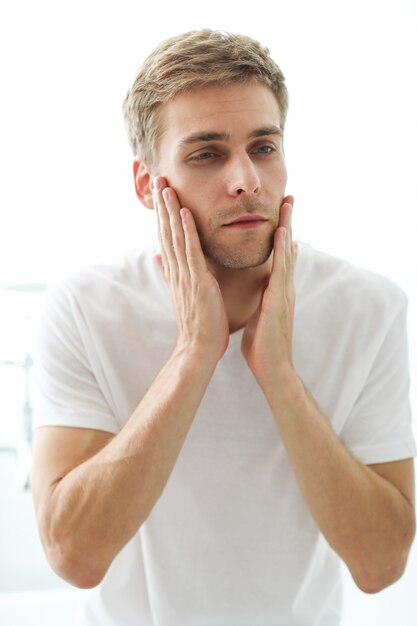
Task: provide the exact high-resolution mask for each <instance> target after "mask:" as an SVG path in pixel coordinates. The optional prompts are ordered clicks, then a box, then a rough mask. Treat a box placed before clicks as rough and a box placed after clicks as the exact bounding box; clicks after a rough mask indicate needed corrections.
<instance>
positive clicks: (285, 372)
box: [259, 364, 306, 411]
mask: <svg viewBox="0 0 417 626" xmlns="http://www.w3.org/2000/svg"><path fill="white" fill-rule="evenodd" d="M259 384H260V385H261V388H262V390H263V392H264V394H265V397H266V399H267V401H268V404H269V405H270V406H271V408H272V407H273V409H274V410H281V411H283V410H287V409H288V408H290V407H292V406H294V405H295V404H298V403H299V402H302V401H304V400H305V396H306V391H305V387H304V385H303V382H302V380H301V378H300V377H299V376H298V374H297V372H296V371H295V369H294V368H293V367H292V365H290V364H288V365H286V366H281V367H280V370H279V371H277V372H275V374H274V375H273V376H271V377H270V378H269V379H268V381H264V382H263V383H259Z"/></svg>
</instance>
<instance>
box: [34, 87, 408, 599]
mask: <svg viewBox="0 0 417 626" xmlns="http://www.w3.org/2000/svg"><path fill="white" fill-rule="evenodd" d="M265 89H266V88H264V87H262V88H261V89H260V90H258V89H257V87H253V86H250V87H248V88H246V87H245V88H242V87H241V86H239V87H238V88H237V87H233V88H216V89H213V88H209V89H207V90H206V91H205V92H204V98H201V93H200V92H197V91H196V92H195V93H193V92H191V93H190V94H185V95H183V96H181V98H179V99H178V100H176V98H174V99H173V101H172V102H171V103H170V105H169V107H168V108H167V109H166V116H167V120H168V121H169V124H167V128H168V130H167V133H166V134H165V135H164V137H163V139H162V143H161V147H162V148H163V150H161V152H162V154H163V157H162V158H161V168H162V169H163V170H164V169H165V170H166V171H167V174H168V175H167V177H162V176H159V177H156V178H154V177H153V176H151V173H150V172H149V171H147V169H146V167H145V166H144V165H143V164H141V163H139V162H137V163H136V164H135V177H136V178H135V180H136V185H137V191H138V195H139V196H140V197H141V200H142V201H143V203H144V204H147V206H149V207H153V208H155V209H156V212H157V216H158V231H159V236H160V243H161V256H160V259H159V263H160V265H161V269H162V271H163V273H164V276H165V280H166V281H167V283H168V285H169V288H170V292H171V297H172V301H173V304H174V310H175V313H176V320H177V328H178V336H177V343H176V347H175V350H174V352H173V354H172V356H171V357H170V359H169V360H168V362H167V363H166V365H165V366H164V367H163V369H162V370H161V372H160V373H159V374H158V376H157V377H156V379H155V381H154V383H153V384H152V386H151V387H150V389H149V390H148V392H147V394H146V395H145V397H144V398H143V399H142V400H141V401H140V402H139V404H138V406H137V408H136V409H135V411H134V412H133V414H132V415H131V416H130V418H129V419H128V420H127V422H126V424H125V426H124V427H123V428H122V430H121V431H120V432H119V433H118V434H117V435H116V436H113V435H110V434H108V433H103V432H100V431H92V430H88V429H76V428H58V427H56V428H52V427H50V428H49V427H48V428H46V427H45V428H41V429H38V431H37V433H36V438H35V450H34V470H33V475H32V484H33V495H34V500H35V506H36V510H37V517H38V523H39V528H40V533H41V537H42V541H43V544H44V546H45V550H46V553H47V555H48V558H49V560H50V562H51V564H52V566H53V567H54V569H55V570H56V571H57V572H58V573H59V574H60V575H61V576H62V577H63V578H65V579H66V580H68V581H69V582H71V583H72V584H75V585H78V586H80V587H91V586H94V585H97V584H98V583H99V582H100V581H101V580H102V578H103V576H104V575H105V573H106V571H107V569H108V567H109V566H110V564H111V563H112V561H113V559H114V558H115V556H116V555H117V554H118V553H119V551H120V550H121V548H122V547H123V546H124V545H125V544H126V543H127V541H129V539H130V538H131V537H132V536H133V535H134V534H135V532H136V531H137V530H138V528H139V527H140V526H141V524H142V523H143V522H144V521H145V520H146V518H147V517H148V515H149V513H150V512H151V510H152V508H153V506H154V505H155V503H156V502H157V500H158V498H159V497H160V495H161V493H162V492H163V489H164V487H165V485H166V482H167V480H168V478H169V476H170V474H171V472H172V470H173V468H174V466H175V463H176V460H177V458H178V455H179V453H180V451H181V447H182V445H183V443H184V441H185V438H186V436H187V433H188V430H189V428H190V426H191V424H192V421H193V419H194V416H195V414H196V411H197V409H198V406H199V404H200V402H201V400H202V398H203V397H204V394H205V391H206V389H207V385H208V384H209V382H210V380H211V377H212V375H213V372H214V371H215V368H216V365H217V363H218V361H219V359H220V358H221V357H222V355H223V354H224V352H225V350H226V349H227V346H228V341H229V336H230V332H233V331H234V330H237V329H238V328H244V332H243V338H242V354H243V357H244V358H245V359H246V361H247V363H248V365H249V367H250V369H251V371H252V373H253V376H254V378H255V379H256V381H257V383H258V384H259V386H260V387H261V389H262V390H263V392H264V394H265V397H266V399H267V401H268V403H269V406H270V409H271V416H272V418H273V419H274V420H275V422H276V425H277V428H278V429H279V432H280V435H281V438H282V440H283V442H284V444H285V447H286V450H287V453H288V459H289V462H290V464H291V466H292V468H293V471H294V473H295V476H296V478H297V481H298V484H299V487H300V490H301V492H302V494H303V496H304V498H305V501H306V503H307V505H308V507H309V508H310V511H311V513H312V515H313V516H314V518H315V520H316V522H317V524H318V526H319V528H320V529H321V531H322V533H323V535H324V536H325V537H326V539H327V541H328V542H329V544H330V545H331V546H332V547H333V548H334V549H335V551H336V552H337V553H338V554H339V555H340V556H341V558H342V559H343V560H344V561H345V562H346V564H347V566H348V567H349V569H350V571H351V573H352V576H353V578H354V579H355V581H356V583H357V584H358V586H359V587H360V588H361V589H363V590H364V591H367V592H374V591H378V590H380V589H382V588H383V587H385V586H387V585H389V584H392V583H393V582H394V581H395V580H397V579H398V577H399V576H401V574H402V572H403V570H404V567H405V563H406V559H407V554H408V551H409V548H410V545H411V542H412V539H413V537H414V532H415V519H414V500H413V498H414V495H413V494H414V483H413V480H414V475H413V462H412V460H411V459H407V460H404V461H399V462H395V463H384V464H380V465H374V466H365V465H363V464H362V463H360V462H359V461H358V460H357V459H355V458H354V457H353V456H352V455H351V454H350V453H349V451H348V450H347V449H346V448H345V447H344V446H343V444H342V442H341V441H340V440H339V439H338V438H337V436H336V435H335V434H334V433H333V431H332V429H331V427H330V426H329V423H328V421H327V420H326V418H325V416H324V415H323V414H322V413H321V411H320V410H319V408H318V407H317V406H316V404H315V402H314V400H313V398H312V397H311V396H310V394H309V393H308V391H307V390H306V389H305V388H304V385H303V383H302V381H301V379H300V378H299V376H298V374H297V372H296V371H295V370H294V366H293V363H292V331H293V318H294V306H295V296H294V284H293V275H294V265H295V262H296V250H295V246H294V244H293V241H292V232H291V213H292V205H293V198H292V196H286V195H285V182H286V172H285V166H284V162H283V158H282V151H281V147H280V143H279V141H278V140H277V139H276V137H275V134H274V133H273V132H272V133H271V134H269V135H268V134H267V133H266V132H265V128H273V127H279V111H278V109H277V105H276V102H275V100H274V99H273V98H272V97H271V96H270V94H268V91H265ZM190 120H191V122H193V124H194V121H195V125H196V127H197V128H199V127H201V128H202V129H203V130H206V129H207V128H209V129H211V127H212V126H213V124H218V123H219V124H220V123H221V124H223V127H224V128H228V129H229V130H230V137H228V138H225V139H221V140H219V141H216V142H214V144H213V142H211V143H210V145H209V146H207V145H206V143H204V142H201V143H200V144H198V145H195V146H194V144H193V147H192V148H188V147H187V144H186V142H185V144H184V142H183V141H182V139H183V138H184V132H185V131H186V130H187V128H188V126H189V125H190V123H191V122H190ZM219 120H220V121H219ZM223 127H222V128H223ZM222 128H220V130H222ZM254 128H255V130H256V132H258V134H259V129H261V131H262V132H263V133H264V136H263V137H262V141H261V140H260V139H258V138H255V139H254V133H253V129H254ZM193 130H194V128H193ZM174 131H175V132H176V135H175V133H174ZM187 132H188V130H187ZM173 133H174V134H173ZM177 138H179V139H181V141H179V142H177V143H176V139H177ZM176 145H178V146H182V147H181V148H178V149H176V151H174V149H173V148H171V147H172V146H176ZM184 145H185V146H186V147H185V148H184V147H183V146H184ZM264 146H265V147H267V148H270V150H271V151H269V150H268V151H265V150H264ZM184 150H185V151H184ZM196 155H197V156H196ZM196 159H197V160H196ZM202 160H204V161H206V160H207V161H208V163H207V165H206V163H204V164H203V165H202V164H201V161H202ZM168 179H175V180H177V181H178V186H175V188H174V187H173V186H172V185H170V184H169V180H168ZM192 181H193V182H194V183H195V185H194V187H193V185H192V184H191V183H192ZM214 182H215V183H216V184H214ZM152 183H153V184H152ZM189 189H195V190H197V191H195V192H194V195H192V194H191V192H190V193H189V192H188V190H189ZM197 193H198V197H197V196H196V194H197ZM242 197H247V198H248V202H249V203H247V204H244V203H243V202H242ZM277 199H278V200H277ZM185 201H189V204H188V203H187V204H186V202H185ZM251 202H252V203H253V207H255V208H256V212H257V213H258V214H260V217H262V218H265V223H263V224H255V225H254V226H253V230H249V231H248V232H246V231H243V230H239V228H236V229H235V227H233V226H232V227H230V226H229V225H228V224H227V223H225V224H223V223H222V214H223V213H222V212H219V211H217V209H216V207H218V206H222V205H224V206H225V207H226V208H225V209H224V214H225V215H226V214H227V215H228V216H229V217H228V218H227V219H234V218H235V217H238V216H239V215H241V214H243V213H244V211H247V212H250V211H252V208H246V209H245V207H252V205H251V204H250V203H251ZM191 205H192V206H191ZM185 206H187V207H189V208H185ZM254 210H255V209H254ZM226 222H227V220H226ZM262 229H264V230H262ZM199 231H200V233H202V234H203V235H204V236H205V237H206V240H207V245H208V246H210V245H211V244H212V247H213V249H214V251H215V252H216V251H217V250H218V249H220V251H221V254H222V255H224V254H226V255H227V252H228V245H229V243H228V242H229V241H232V242H233V245H232V246H231V247H233V249H234V250H235V249H236V250H237V252H238V253H239V259H241V261H239V262H241V263H243V264H245V263H246V265H245V267H241V268H240V269H233V268H230V267H224V266H222V264H221V263H219V262H216V261H215V260H213V257H212V256H211V255H210V254H205V253H204V252H203V249H202V246H201V241H200V237H199ZM263 232H267V233H268V237H266V236H264V235H263V234H262V233H263ZM268 238H270V239H271V246H272V251H271V253H270V251H269V250H268V247H267V245H266V244H265V241H266V240H269V239H268ZM260 244H262V245H263V246H264V248H265V250H266V251H267V252H268V254H266V255H265V256H266V258H265V259H261V260H260V261H262V262H260V261H259V264H257V265H256V266H254V265H253V264H252V261H253V259H254V258H255V257H254V255H256V251H257V250H258V248H259V245H260ZM245 255H248V257H247V259H246V257H245ZM258 260H259V259H258ZM277 389H285V393H281V394H277ZM57 450H59V453H58V452H57ZM138 477H140V480H138ZM92 502H94V506H91V503H92ZM279 532H280V531H279V528H277V533H279Z"/></svg>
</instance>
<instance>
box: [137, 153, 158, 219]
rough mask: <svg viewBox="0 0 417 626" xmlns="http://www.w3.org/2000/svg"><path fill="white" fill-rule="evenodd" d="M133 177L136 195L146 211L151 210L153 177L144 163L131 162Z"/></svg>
mask: <svg viewBox="0 0 417 626" xmlns="http://www.w3.org/2000/svg"><path fill="white" fill-rule="evenodd" d="M133 176H134V179H135V190H136V195H137V197H138V198H139V200H140V202H141V203H142V204H143V206H145V207H146V208H147V209H153V208H154V207H153V195H152V180H153V176H152V175H151V172H150V171H149V168H148V166H147V165H146V163H145V162H144V161H139V160H138V159H135V160H134V161H133Z"/></svg>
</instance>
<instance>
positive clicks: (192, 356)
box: [170, 343, 219, 377]
mask: <svg viewBox="0 0 417 626" xmlns="http://www.w3.org/2000/svg"><path fill="white" fill-rule="evenodd" d="M170 360H172V361H174V362H175V363H176V364H177V366H179V367H180V368H181V369H185V370H186V371H189V373H190V376H193V375H195V374H198V375H199V376H204V374H205V373H207V375H208V376H209V377H211V376H212V375H213V372H214V370H215V369H216V365H217V363H218V361H219V358H217V357H216V356H215V355H213V354H211V353H210V352H209V351H208V350H206V349H205V348H204V347H203V346H201V345H199V344H180V343H177V345H176V346H175V348H174V351H173V353H172V355H171V358H170Z"/></svg>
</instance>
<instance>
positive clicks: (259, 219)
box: [224, 215, 267, 226]
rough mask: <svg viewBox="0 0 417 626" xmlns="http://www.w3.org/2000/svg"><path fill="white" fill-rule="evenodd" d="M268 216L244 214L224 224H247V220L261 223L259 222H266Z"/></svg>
mask: <svg viewBox="0 0 417 626" xmlns="http://www.w3.org/2000/svg"><path fill="white" fill-rule="evenodd" d="M266 221H267V220H266V218H265V217H262V215H242V216H241V217H238V218H237V219H235V220H233V222H229V223H228V224H224V226H234V225H237V224H245V223H247V222H251V223H254V224H256V223H259V222H266Z"/></svg>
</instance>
